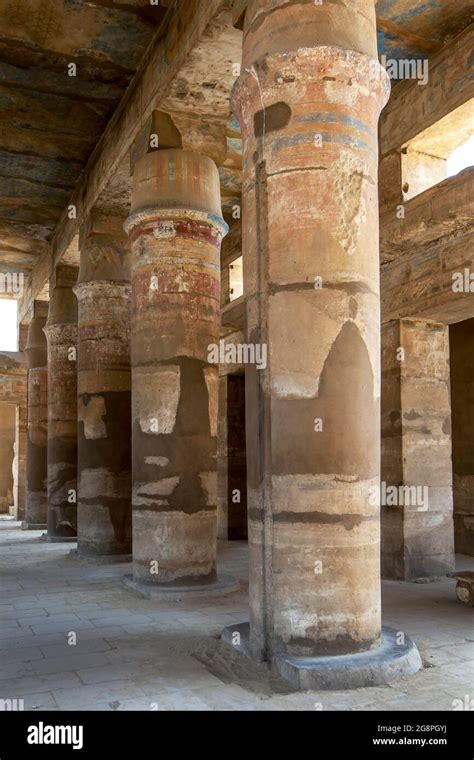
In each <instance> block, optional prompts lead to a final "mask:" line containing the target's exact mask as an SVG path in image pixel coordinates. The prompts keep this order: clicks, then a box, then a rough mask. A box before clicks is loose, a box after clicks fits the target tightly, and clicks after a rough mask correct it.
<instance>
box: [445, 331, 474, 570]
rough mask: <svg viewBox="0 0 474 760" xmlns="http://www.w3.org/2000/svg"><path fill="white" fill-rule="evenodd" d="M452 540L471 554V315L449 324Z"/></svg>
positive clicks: (473, 494) (473, 497)
mask: <svg viewBox="0 0 474 760" xmlns="http://www.w3.org/2000/svg"><path fill="white" fill-rule="evenodd" d="M449 333H450V352H449V353H450V367H451V403H452V422H453V478H454V482H453V488H454V543H455V551H456V553H459V554H468V555H469V556H471V557H473V556H474V319H467V320H466V321H464V322H459V323H458V324H455V325H451V327H450V328H449Z"/></svg>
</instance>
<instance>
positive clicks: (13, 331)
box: [0, 298, 18, 351]
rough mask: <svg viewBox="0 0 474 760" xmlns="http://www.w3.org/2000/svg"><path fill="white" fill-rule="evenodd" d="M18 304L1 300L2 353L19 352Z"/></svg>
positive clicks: (0, 329) (0, 330) (13, 301)
mask: <svg viewBox="0 0 474 760" xmlns="http://www.w3.org/2000/svg"><path fill="white" fill-rule="evenodd" d="M17 314H18V302H17V301H15V300H14V299H12V298H0V351H18V330H17Z"/></svg>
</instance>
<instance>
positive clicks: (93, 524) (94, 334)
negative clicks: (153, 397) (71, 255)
mask: <svg viewBox="0 0 474 760" xmlns="http://www.w3.org/2000/svg"><path fill="white" fill-rule="evenodd" d="M122 221H123V220H121V219H119V218H115V217H113V218H111V217H108V216H107V215H105V214H104V213H103V212H102V211H101V210H100V209H94V210H93V211H92V213H91V215H90V217H89V219H88V222H87V223H86V225H85V226H84V228H83V229H82V230H81V236H80V249H81V262H80V269H79V277H78V282H77V285H76V286H75V288H74V292H75V294H76V296H77V301H78V378H77V384H78V388H77V392H78V553H79V555H80V556H101V557H104V556H115V555H124V554H125V555H128V554H131V540H132V530H131V492H130V488H131V476H130V468H131V440H130V404H131V394H130V289H131V286H130V254H129V249H128V240H127V237H126V235H125V234H124V232H123V229H122Z"/></svg>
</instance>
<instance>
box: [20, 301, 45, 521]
mask: <svg viewBox="0 0 474 760" xmlns="http://www.w3.org/2000/svg"><path fill="white" fill-rule="evenodd" d="M43 311H44V312H46V307H45V305H43V304H39V303H37V302H35V303H34V305H33V317H32V319H31V322H30V325H29V328H28V339H27V343H26V347H25V354H26V360H27V362H28V424H27V441H26V492H25V521H24V523H23V528H25V529H27V530H35V529H36V530H39V529H40V528H46V523H47V514H48V502H47V461H48V455H47V444H48V432H47V431H48V366H47V362H48V359H47V347H46V336H45V334H44V332H43V328H44V326H45V324H46V316H43Z"/></svg>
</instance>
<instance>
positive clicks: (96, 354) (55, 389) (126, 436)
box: [26, 149, 227, 587]
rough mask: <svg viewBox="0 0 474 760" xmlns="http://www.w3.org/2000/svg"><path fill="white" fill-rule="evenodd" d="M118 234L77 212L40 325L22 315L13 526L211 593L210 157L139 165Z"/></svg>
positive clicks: (214, 181) (218, 227) (96, 217)
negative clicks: (19, 513) (16, 519)
mask: <svg viewBox="0 0 474 760" xmlns="http://www.w3.org/2000/svg"><path fill="white" fill-rule="evenodd" d="M123 226H124V224H123V220H122V219H119V218H113V217H110V215H107V214H104V213H102V212H101V210H100V209H94V210H93V211H92V213H91V214H90V216H89V218H88V220H87V222H86V224H85V225H84V227H83V228H82V230H81V235H80V252H81V253H80V268H79V273H78V275H77V271H76V272H74V273H73V271H72V270H71V268H69V267H64V266H58V267H57V269H56V272H55V277H54V278H53V280H52V281H51V283H50V304H49V313H48V317H47V320H46V318H45V317H44V316H38V315H33V318H32V320H31V322H30V327H29V334H28V345H27V348H26V351H27V355H28V361H29V384H30V391H29V395H28V412H29V449H28V484H29V487H28V494H27V507H26V514H27V516H26V523H27V525H28V526H29V527H31V528H33V527H40V526H41V525H43V524H46V523H47V527H48V533H47V538H48V540H51V541H61V540H75V539H76V537H77V543H78V554H79V555H80V556H82V557H94V556H96V557H105V556H107V557H114V556H117V555H119V556H120V555H131V554H132V546H133V562H134V565H133V567H134V579H135V580H136V581H137V582H138V583H141V584H153V585H157V586H164V587H169V586H170V585H173V586H180V585H186V586H188V585H190V584H191V585H196V584H198V585H206V584H213V583H215V581H216V580H217V574H216V546H217V516H216V511H217V406H218V366H217V365H212V364H210V363H209V362H208V353H209V345H210V344H218V342H219V330H220V244H221V240H222V238H223V237H224V235H225V234H226V232H227V225H226V223H225V222H224V220H223V219H222V211H221V207H220V184H219V174H218V171H217V167H216V166H215V164H214V163H213V161H212V160H211V159H209V158H207V157H205V156H200V155H198V154H196V153H193V152H191V151H184V150H175V149H169V150H163V151H158V152H155V153H151V154H147V155H145V156H143V158H142V159H141V160H140V161H139V162H138V164H137V166H136V170H135V190H134V194H133V203H132V209H131V214H130V217H129V219H128V220H127V222H126V224H125V227H126V229H127V232H128V235H129V238H130V240H129V239H128V238H127V235H126V234H125V232H124V229H123ZM132 388H133V395H132ZM41 446H42V448H41ZM34 447H35V448H34ZM132 459H133V482H132V475H131V471H132ZM46 483H47V488H46ZM132 511H133V520H132ZM132 531H133V541H132Z"/></svg>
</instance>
